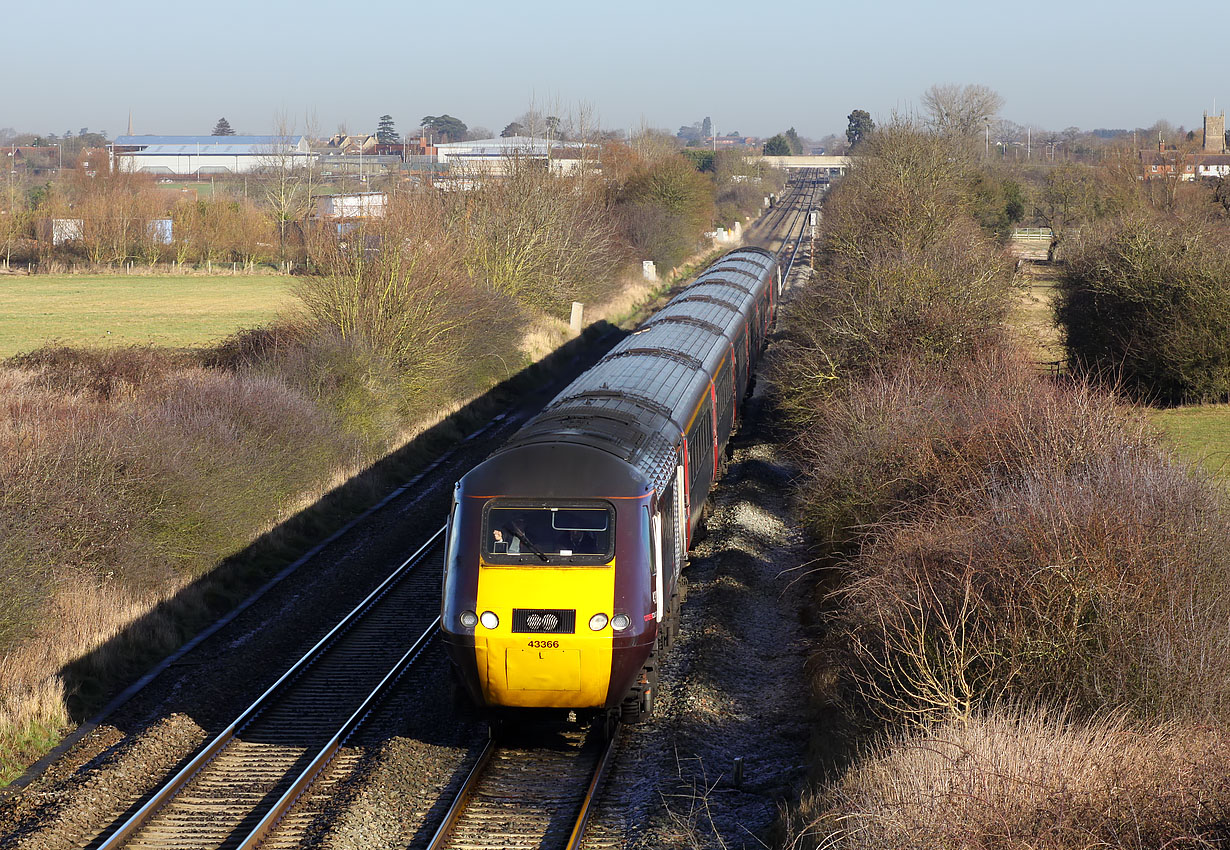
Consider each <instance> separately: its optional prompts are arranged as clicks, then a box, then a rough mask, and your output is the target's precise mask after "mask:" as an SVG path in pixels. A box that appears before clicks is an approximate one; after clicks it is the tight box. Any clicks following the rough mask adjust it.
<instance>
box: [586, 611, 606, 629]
mask: <svg viewBox="0 0 1230 850" xmlns="http://www.w3.org/2000/svg"><path fill="white" fill-rule="evenodd" d="M589 627H590V629H592V630H593V631H595V632H600V631H602V630H603V629H605V628H606V614H595V615H594V616H592V617H590V618H589Z"/></svg>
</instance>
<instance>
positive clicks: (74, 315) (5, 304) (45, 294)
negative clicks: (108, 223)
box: [0, 275, 293, 357]
mask: <svg viewBox="0 0 1230 850" xmlns="http://www.w3.org/2000/svg"><path fill="white" fill-rule="evenodd" d="M290 281H291V279H290V278H289V277H286V276H283V275H235V276H225V275H222V276H208V277H205V276H188V275H166V276H155V275H150V276H144V275H131V276H130V275H31V276H11V277H10V276H5V277H0V357H9V356H12V355H13V354H19V353H21V352H25V351H30V350H31V349H34V348H38V347H39V346H40V345H43V344H44V343H47V342H51V341H53V340H54V341H58V342H61V343H65V344H72V345H146V344H152V345H169V346H197V345H206V344H209V343H212V342H216V341H218V340H220V339H222V338H223V337H225V336H227V335H228V334H231V333H233V332H234V331H236V330H238V329H240V328H243V327H252V326H254V325H257V324H261V323H263V322H267V321H268V320H269V319H271V318H273V316H274V315H275V314H277V313H278V311H279V310H280V309H282V308H283V307H286V306H287V305H289V304H290V303H291V302H292V300H293V296H291V294H290Z"/></svg>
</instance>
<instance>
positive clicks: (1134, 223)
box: [1057, 211, 1230, 404]
mask: <svg viewBox="0 0 1230 850" xmlns="http://www.w3.org/2000/svg"><path fill="white" fill-rule="evenodd" d="M1057 316H1058V319H1059V323H1060V326H1061V327H1062V329H1063V332H1064V336H1065V339H1066V343H1067V348H1068V358H1069V361H1070V363H1071V365H1072V366H1073V367H1075V368H1077V369H1079V370H1082V371H1085V372H1089V373H1092V374H1095V375H1098V376H1100V377H1102V378H1105V379H1107V380H1110V381H1117V382H1119V383H1120V385H1121V386H1122V387H1123V389H1124V390H1125V391H1126V392H1128V393H1130V394H1131V395H1132V396H1134V397H1136V398H1138V399H1142V400H1147V401H1155V402H1160V403H1162V404H1182V403H1187V402H1202V401H1225V400H1227V399H1228V398H1230V238H1228V237H1227V235H1226V233H1225V232H1224V231H1222V230H1219V229H1217V228H1215V227H1213V226H1210V225H1208V224H1207V223H1203V222H1198V221H1191V220H1189V219H1185V218H1179V217H1175V216H1170V215H1166V214H1161V213H1153V212H1146V211H1141V212H1138V213H1135V214H1131V215H1128V216H1125V217H1124V218H1121V219H1117V220H1115V221H1113V222H1111V223H1109V224H1108V225H1106V226H1105V227H1103V228H1101V229H1099V230H1098V231H1097V232H1096V233H1092V234H1089V235H1087V236H1086V238H1085V239H1084V240H1083V242H1082V244H1081V245H1080V246H1079V248H1078V249H1077V250H1076V251H1074V253H1073V256H1071V258H1070V260H1069V262H1068V264H1067V267H1066V268H1065V269H1064V272H1063V276H1062V278H1061V280H1060V286H1059V297H1058V302H1057Z"/></svg>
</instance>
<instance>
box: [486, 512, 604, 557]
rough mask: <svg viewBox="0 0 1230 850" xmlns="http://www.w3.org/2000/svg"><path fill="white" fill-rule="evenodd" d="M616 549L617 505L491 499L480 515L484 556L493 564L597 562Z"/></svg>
mask: <svg viewBox="0 0 1230 850" xmlns="http://www.w3.org/2000/svg"><path fill="white" fill-rule="evenodd" d="M614 554H615V509H614V508H613V507H612V506H611V505H610V504H609V503H607V502H584V503H581V502H575V503H573V502H570V503H566V504H557V505H552V504H543V503H541V502H538V503H532V504H531V503H525V502H515V501H510V500H504V499H501V500H495V501H492V502H489V503H488V505H487V508H486V510H485V511H484V516H483V556H484V559H485V560H487V561H488V562H490V563H493V564H527V565H534V564H554V565H561V566H568V565H574V564H575V565H590V566H592V565H596V564H606V563H609V562H610V560H611V558H612V557H613V556H614Z"/></svg>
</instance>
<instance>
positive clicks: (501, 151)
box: [436, 136, 576, 156]
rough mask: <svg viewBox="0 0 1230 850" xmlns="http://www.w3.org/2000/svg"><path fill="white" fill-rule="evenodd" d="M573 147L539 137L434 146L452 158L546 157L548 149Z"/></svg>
mask: <svg viewBox="0 0 1230 850" xmlns="http://www.w3.org/2000/svg"><path fill="white" fill-rule="evenodd" d="M575 145H576V143H575V142H561V141H560V140H558V139H551V140H549V141H548V140H547V139H544V138H541V137H530V136H502V137H500V138H498V139H474V140H473V141H469V142H445V143H443V144H438V145H436V149H437V150H438V151H439V152H440V153H442V154H446V155H453V156H506V155H508V154H510V153H527V154H533V155H537V156H546V154H547V148H548V147H549V148H550V149H551V150H555V149H556V148H560V147H572V146H575Z"/></svg>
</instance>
